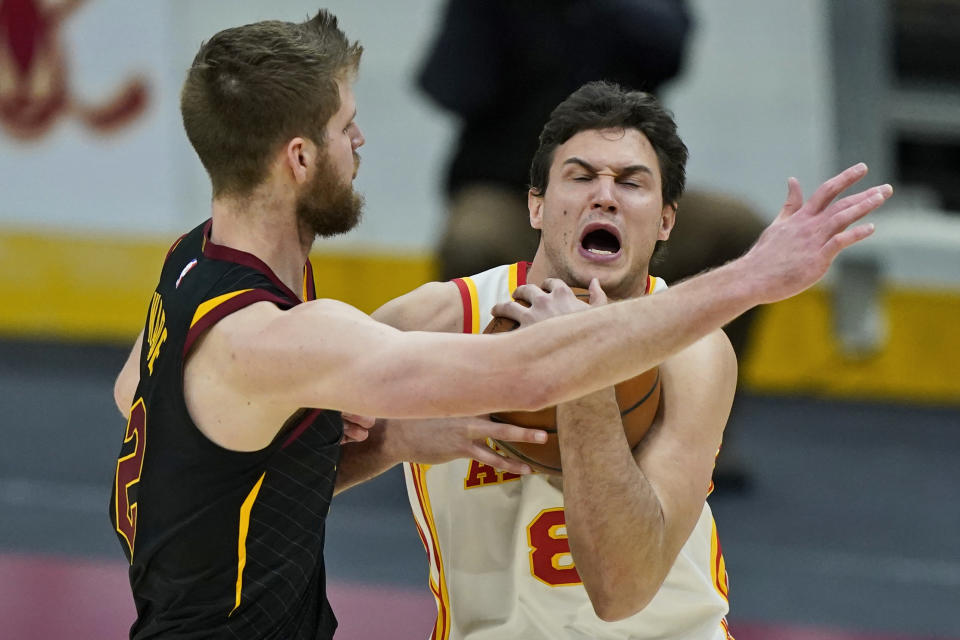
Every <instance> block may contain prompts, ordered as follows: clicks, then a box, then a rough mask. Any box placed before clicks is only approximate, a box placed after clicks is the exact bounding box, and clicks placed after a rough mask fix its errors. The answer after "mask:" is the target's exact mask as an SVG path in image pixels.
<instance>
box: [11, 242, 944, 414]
mask: <svg viewBox="0 0 960 640" xmlns="http://www.w3.org/2000/svg"><path fill="white" fill-rule="evenodd" d="M174 240H175V238H174V237H169V238H154V239H149V240H143V239H133V238H122V237H105V236H104V237H96V236H82V235H80V236H78V235H73V234H66V233H40V232H38V231H9V230H5V231H0V337H43V338H55V339H65V340H106V341H120V342H122V343H127V342H132V340H133V338H134V337H135V336H136V335H137V333H138V332H139V331H140V330H141V329H142V328H143V324H144V319H145V316H146V313H147V308H148V305H149V302H150V297H151V295H152V293H153V290H154V287H155V286H156V283H157V278H158V277H159V275H160V267H161V265H162V262H163V259H164V256H166V253H167V250H168V249H169V247H170V244H171V243H172V242H173V241H174ZM310 259H311V262H312V263H313V266H314V273H315V276H316V284H317V296H318V297H321V298H336V299H338V300H343V301H345V302H348V303H350V304H352V305H354V306H356V307H358V308H359V309H361V310H363V311H366V312H370V311H373V310H374V309H376V308H377V307H378V306H380V305H381V304H383V303H384V302H386V301H387V300H390V299H391V298H394V297H396V296H399V295H401V294H403V293H406V292H408V291H411V290H412V289H415V288H416V287H418V286H419V285H421V284H423V283H424V282H428V281H430V280H432V279H434V277H435V273H436V269H435V263H434V260H433V258H432V256H430V255H427V254H408V255H402V254H387V253H367V254H362V253H356V252H351V253H345V252H344V253H335V252H328V253H315V254H314V255H312V256H311V258H310ZM471 294H472V295H474V296H475V293H474V292H471ZM883 308H884V309H885V311H886V313H887V314H888V326H889V340H888V343H887V344H886V345H885V347H884V348H883V350H882V351H881V352H880V353H878V354H877V355H876V356H873V357H871V358H869V359H866V360H854V359H850V358H848V357H846V356H844V354H843V353H842V352H841V351H840V349H839V347H838V345H837V343H836V340H835V338H834V337H833V331H832V327H831V318H830V304H829V292H827V291H826V290H823V289H814V290H811V291H808V292H806V293H803V294H801V295H799V296H797V297H795V298H792V299H790V300H787V301H784V302H780V303H778V304H776V305H772V306H770V307H766V308H764V309H762V310H761V313H760V317H759V318H758V320H757V325H756V328H755V331H754V340H753V342H752V347H751V352H750V353H749V354H748V356H747V358H746V359H745V361H744V362H742V363H741V369H742V370H743V373H744V378H745V381H746V386H747V387H748V388H750V389H753V390H758V391H769V392H777V393H794V392H799V393H809V394H815V395H826V396H833V397H857V398H883V399H890V400H907V401H921V402H933V403H948V404H958V405H960V358H958V357H957V356H956V354H958V353H960V332H957V331H956V329H955V326H956V324H957V318H960V290H947V291H918V290H912V289H891V290H888V291H887V292H886V293H885V294H884V297H883ZM477 320H479V318H477ZM474 326H475V327H476V330H477V331H478V332H479V331H480V330H482V327H479V326H477V321H475V322H474Z"/></svg>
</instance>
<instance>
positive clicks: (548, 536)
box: [527, 507, 581, 587]
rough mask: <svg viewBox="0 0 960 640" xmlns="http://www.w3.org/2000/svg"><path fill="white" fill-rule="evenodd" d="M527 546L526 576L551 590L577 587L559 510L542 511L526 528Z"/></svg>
mask: <svg viewBox="0 0 960 640" xmlns="http://www.w3.org/2000/svg"><path fill="white" fill-rule="evenodd" d="M527 542H528V543H529V545H530V573H532V574H533V577H534V578H536V579H537V580H540V581H541V582H543V583H545V584H548V585H550V586H551V587H559V586H565V585H572V584H580V583H581V580H580V574H579V573H577V568H576V567H575V566H573V556H572V555H570V541H569V540H568V539H567V520H566V516H565V514H564V513H563V508H562V507H556V508H553V509H544V510H543V511H541V512H540V513H538V514H537V517H536V518H534V519H533V522H531V523H530V525H529V526H528V527H527Z"/></svg>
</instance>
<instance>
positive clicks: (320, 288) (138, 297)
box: [0, 231, 436, 343]
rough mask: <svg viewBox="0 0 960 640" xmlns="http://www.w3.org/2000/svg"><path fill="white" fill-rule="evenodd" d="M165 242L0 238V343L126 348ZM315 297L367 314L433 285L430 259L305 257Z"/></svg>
mask: <svg viewBox="0 0 960 640" xmlns="http://www.w3.org/2000/svg"><path fill="white" fill-rule="evenodd" d="M175 240H176V237H175V236H171V237H169V238H153V239H148V240H144V239H134V238H123V237H106V236H100V237H97V236H83V235H72V234H64V233H49V234H48V233H40V232H37V231H30V232H28V231H0V301H2V302H0V336H2V337H39V338H56V339H66V340H102V341H120V342H123V343H126V342H132V341H133V339H134V337H136V335H137V333H138V332H139V331H140V330H141V329H143V324H144V320H145V318H146V314H147V308H148V305H149V303H150V297H151V295H152V294H153V290H154V288H155V287H156V285H157V280H158V278H159V277H160V268H161V266H162V265H163V260H164V258H165V256H166V255H167V250H168V249H169V248H170V245H171V244H173V242H174V241H175ZM310 260H311V262H312V263H313V267H314V275H315V276H316V285H317V296H318V297H322V298H336V299H338V300H343V301H344V302H348V303H350V304H352V305H354V306H356V307H358V308H359V309H361V310H363V311H366V312H368V313H369V312H371V311H373V310H374V309H376V308H377V307H379V306H380V305H381V304H383V303H384V302H386V301H387V300H390V299H392V298H395V297H397V296H399V295H401V294H404V293H406V292H408V291H410V290H412V289H415V288H416V287H418V286H419V285H421V284H423V283H424V282H428V281H430V280H433V279H434V273H435V272H436V269H435V264H434V260H433V258H432V256H429V255H426V254H407V255H405V254H389V253H368V254H356V253H349V254H348V253H334V252H330V253H319V252H315V254H314V255H311V256H310Z"/></svg>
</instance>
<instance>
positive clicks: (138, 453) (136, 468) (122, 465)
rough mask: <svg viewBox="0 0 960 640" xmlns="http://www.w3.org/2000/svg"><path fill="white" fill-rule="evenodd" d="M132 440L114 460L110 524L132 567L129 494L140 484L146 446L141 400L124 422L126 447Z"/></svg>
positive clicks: (133, 513) (133, 508)
mask: <svg viewBox="0 0 960 640" xmlns="http://www.w3.org/2000/svg"><path fill="white" fill-rule="evenodd" d="M130 440H134V444H133V451H131V452H130V453H128V454H127V455H125V456H123V457H122V458H120V459H118V460H117V475H116V477H115V480H114V483H115V484H114V491H115V494H114V502H113V504H114V509H116V512H115V513H114V514H113V515H114V520H115V522H116V523H117V532H118V533H119V534H120V535H121V536H123V538H124V540H126V541H127V548H128V549H129V551H130V562H131V563H133V544H134V541H135V540H136V537H137V502H136V500H131V497H130V492H131V489H132V488H134V485H136V484H137V483H139V482H140V474H141V472H142V471H143V453H144V451H145V449H146V446H147V410H146V407H144V405H143V398H140V399H138V400H137V401H136V403H134V405H133V408H132V409H130V419H129V420H127V431H126V434H125V435H124V438H123V443H124V444H126V443H128V442H130Z"/></svg>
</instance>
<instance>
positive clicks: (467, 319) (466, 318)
mask: <svg viewBox="0 0 960 640" xmlns="http://www.w3.org/2000/svg"><path fill="white" fill-rule="evenodd" d="M451 282H453V284H455V285H457V289H458V290H459V291H460V302H461V304H462V305H463V332H464V333H473V302H471V300H470V288H469V287H467V283H466V282H464V280H463V278H455V279H454V280H452V281H451Z"/></svg>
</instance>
